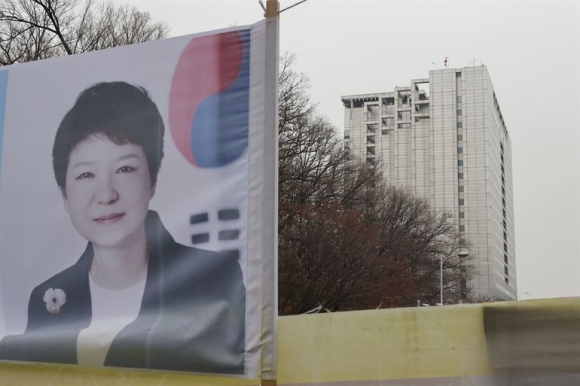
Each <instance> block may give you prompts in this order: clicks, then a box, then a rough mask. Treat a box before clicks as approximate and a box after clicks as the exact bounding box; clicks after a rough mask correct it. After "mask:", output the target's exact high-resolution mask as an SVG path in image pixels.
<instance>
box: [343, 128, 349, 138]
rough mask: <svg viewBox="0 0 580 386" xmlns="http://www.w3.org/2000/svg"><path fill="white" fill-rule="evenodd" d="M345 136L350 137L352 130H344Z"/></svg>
mask: <svg viewBox="0 0 580 386" xmlns="http://www.w3.org/2000/svg"><path fill="white" fill-rule="evenodd" d="M344 138H350V130H345V131H344Z"/></svg>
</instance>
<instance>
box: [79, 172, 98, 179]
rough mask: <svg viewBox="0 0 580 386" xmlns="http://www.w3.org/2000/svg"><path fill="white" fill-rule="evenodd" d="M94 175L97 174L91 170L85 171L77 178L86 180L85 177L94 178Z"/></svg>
mask: <svg viewBox="0 0 580 386" xmlns="http://www.w3.org/2000/svg"><path fill="white" fill-rule="evenodd" d="M94 176H95V175H94V174H93V173H90V172H84V173H82V174H80V175H79V176H78V177H77V180H84V179H87V178H92V177H94Z"/></svg>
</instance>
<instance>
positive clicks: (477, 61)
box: [467, 54, 483, 67]
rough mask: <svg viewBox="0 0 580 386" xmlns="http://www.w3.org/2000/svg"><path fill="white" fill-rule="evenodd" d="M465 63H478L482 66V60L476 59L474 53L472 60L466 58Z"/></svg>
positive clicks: (472, 65)
mask: <svg viewBox="0 0 580 386" xmlns="http://www.w3.org/2000/svg"><path fill="white" fill-rule="evenodd" d="M467 63H469V64H471V67H475V64H476V63H479V64H481V65H482V66H483V62H482V61H481V60H479V59H476V58H475V54H473V57H472V60H471V61H469V60H468V61H467Z"/></svg>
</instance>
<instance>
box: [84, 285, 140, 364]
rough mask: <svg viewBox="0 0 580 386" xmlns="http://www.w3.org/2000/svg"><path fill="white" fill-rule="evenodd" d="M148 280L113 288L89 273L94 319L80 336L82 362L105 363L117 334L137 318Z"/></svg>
mask: <svg viewBox="0 0 580 386" xmlns="http://www.w3.org/2000/svg"><path fill="white" fill-rule="evenodd" d="M145 282H146V280H145V279H143V280H142V281H140V282H139V283H137V284H135V285H134V286H132V287H129V288H124V289H120V290H109V289H106V288H102V287H99V285H98V284H97V283H95V282H94V281H93V278H92V277H91V275H90V274H89V287H90V290H91V302H92V318H91V324H90V325H89V326H88V327H87V328H85V329H83V330H81V332H80V333H79V336H78V339H77V361H78V364H79V365H83V366H90V367H100V366H103V364H104V363H105V358H106V357H107V352H108V351H109V347H110V346H111V343H112V342H113V339H115V336H117V334H118V333H119V332H121V330H122V329H123V328H125V327H126V326H127V325H128V324H129V323H132V322H134V321H135V319H137V316H138V315H139V310H140V308H141V300H142V299H143V292H144V291H145Z"/></svg>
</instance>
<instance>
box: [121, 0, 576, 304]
mask: <svg viewBox="0 0 580 386" xmlns="http://www.w3.org/2000/svg"><path fill="white" fill-rule="evenodd" d="M265 1H266V0H264V2H265ZM297 1H298V0H281V5H282V8H284V7H286V6H289V5H292V4H294V3H296V2H297ZM115 3H117V4H124V3H130V4H134V5H136V6H138V7H139V9H140V10H142V11H149V12H150V13H151V15H152V17H153V18H154V19H155V20H157V21H165V22H167V23H168V24H169V26H170V28H171V36H179V35H185V34H191V33H196V32H202V31H206V30H212V29H219V28H224V27H229V26H232V25H244V24H251V23H254V22H256V21H258V20H260V19H261V18H262V15H263V12H262V10H261V8H260V6H259V5H258V1H257V0H230V1H227V0H211V1H209V0H208V1H203V0H195V1H192V0H181V1H176V0H164V1H160V0H157V1H155V0H131V1H127V0H115ZM579 19H580V17H579V9H578V2H577V1H531V0H530V1H506V0H502V1H499V2H494V1H489V0H486V1H469V0H461V1H412V0H405V1H393V0H309V1H307V2H306V3H303V4H301V5H299V6H298V7H296V8H293V9H291V10H289V11H287V12H284V13H283V14H282V16H281V27H280V34H281V36H280V49H281V52H285V51H289V52H292V53H295V54H296V55H297V62H296V68H297V69H298V70H299V71H302V72H304V73H306V74H307V75H308V76H309V77H310V80H311V83H312V88H311V95H312V98H313V100H315V101H317V102H319V107H320V109H319V110H320V112H321V113H322V114H324V115H326V116H328V117H329V118H330V119H331V121H332V122H333V124H334V125H336V126H337V130H339V131H342V129H343V107H342V103H341V101H340V97H341V95H348V94H361V93H371V92H382V91H391V90H392V89H393V88H394V87H395V86H397V85H398V86H408V85H410V80H411V79H417V78H427V77H428V76H429V70H430V69H433V68H435V66H436V67H437V68H442V67H443V60H444V58H445V57H446V56H448V57H449V65H450V67H466V66H471V65H472V64H473V62H474V59H475V61H476V62H475V63H476V64H477V65H479V64H481V63H483V64H485V65H486V66H488V70H489V73H490V75H491V80H492V83H493V85H494V89H495V92H496V95H497V98H498V102H499V104H500V108H501V110H502V114H503V117H504V120H505V123H506V125H507V129H508V131H509V133H510V136H511V139H512V157H513V175H514V207H515V228H516V259H517V276H518V293H519V294H520V297H521V298H523V299H529V298H545V297H560V296H580V242H579V240H580V228H579V219H580V210H579V205H578V203H579V189H578V185H579V180H580V169H579V164H580V158H579V154H580V152H579V131H580V125H579V112H580V109H579V99H578V93H579V88H580V87H579V68H580V67H579V60H578V57H579V49H580V48H579V46H580V35H579V29H578V22H579ZM433 63H435V64H433Z"/></svg>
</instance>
